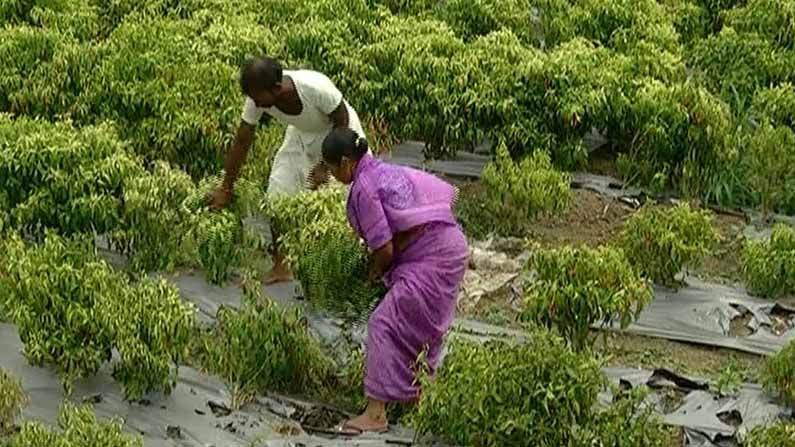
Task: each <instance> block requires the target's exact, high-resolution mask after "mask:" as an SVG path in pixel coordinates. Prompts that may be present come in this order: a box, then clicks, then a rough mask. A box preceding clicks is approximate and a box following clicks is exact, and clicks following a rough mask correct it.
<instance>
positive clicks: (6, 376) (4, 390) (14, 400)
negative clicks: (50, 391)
mask: <svg viewBox="0 0 795 447" xmlns="http://www.w3.org/2000/svg"><path fill="white" fill-rule="evenodd" d="M28 402H29V397H28V396H27V394H25V390H24V389H22V384H21V383H20V381H19V380H18V379H17V378H16V377H14V376H12V375H11V373H10V372H8V371H7V370H6V369H5V368H0V437H2V436H3V435H4V434H6V433H8V432H9V431H10V430H11V427H12V426H13V425H14V421H15V420H16V418H17V417H19V414H20V412H21V411H22V407H24V406H25V405H27V404H28Z"/></svg>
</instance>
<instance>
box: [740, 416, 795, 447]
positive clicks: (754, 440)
mask: <svg viewBox="0 0 795 447" xmlns="http://www.w3.org/2000/svg"><path fill="white" fill-rule="evenodd" d="M774 445H775V446H780V447H792V446H795V424H793V423H792V421H779V422H776V423H775V424H773V425H771V426H769V427H765V426H763V425H760V426H757V427H756V428H754V429H753V430H751V431H750V432H749V433H748V435H746V438H745V441H744V442H743V446H744V447H768V446H774Z"/></svg>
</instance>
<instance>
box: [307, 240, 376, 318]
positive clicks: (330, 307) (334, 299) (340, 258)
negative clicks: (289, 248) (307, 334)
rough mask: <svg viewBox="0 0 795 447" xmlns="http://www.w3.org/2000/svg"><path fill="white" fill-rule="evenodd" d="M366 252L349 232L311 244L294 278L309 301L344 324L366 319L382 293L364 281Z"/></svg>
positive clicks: (366, 262) (366, 266)
mask: <svg viewBox="0 0 795 447" xmlns="http://www.w3.org/2000/svg"><path fill="white" fill-rule="evenodd" d="M368 267H369V263H368V256H367V250H366V248H365V246H364V244H362V243H361V242H360V240H359V238H358V237H356V236H355V235H354V234H353V233H352V232H351V231H350V230H348V231H346V232H344V233H329V234H327V235H324V236H323V237H322V238H320V239H318V240H316V241H313V242H312V243H311V244H310V245H309V246H308V247H307V249H306V251H305V253H304V254H303V255H302V256H301V257H300V258H299V260H298V266H297V270H296V272H295V273H296V277H297V278H298V279H299V281H300V282H301V284H302V285H303V287H304V293H305V294H306V297H307V299H308V300H309V302H310V303H311V304H312V305H313V306H315V307H316V308H318V309H323V310H326V311H329V312H331V313H332V314H334V315H336V316H338V317H342V318H344V319H345V320H347V321H363V320H366V319H367V317H368V316H369V315H370V312H372V311H373V310H374V309H375V307H376V306H377V305H378V303H379V302H380V300H381V298H383V297H384V295H385V294H386V290H385V288H384V287H383V285H381V284H380V283H377V284H373V283H371V282H370V281H369V280H368V273H369V272H368Z"/></svg>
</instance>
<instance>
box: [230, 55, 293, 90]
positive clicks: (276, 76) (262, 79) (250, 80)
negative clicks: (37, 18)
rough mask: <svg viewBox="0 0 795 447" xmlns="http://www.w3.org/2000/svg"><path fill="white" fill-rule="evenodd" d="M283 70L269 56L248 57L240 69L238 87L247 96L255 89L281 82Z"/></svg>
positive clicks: (266, 87) (269, 87)
mask: <svg viewBox="0 0 795 447" xmlns="http://www.w3.org/2000/svg"><path fill="white" fill-rule="evenodd" d="M283 75H284V70H283V69H282V65H281V64H280V63H279V61H277V60H276V59H273V58H270V57H263V58H254V59H249V60H248V61H246V63H245V64H243V68H242V69H241V70H240V88H241V89H242V90H243V93H245V94H246V95H248V96H251V95H252V93H253V92H254V91H256V90H262V89H271V88H273V87H275V86H276V85H277V84H279V83H280V82H282V76H283Z"/></svg>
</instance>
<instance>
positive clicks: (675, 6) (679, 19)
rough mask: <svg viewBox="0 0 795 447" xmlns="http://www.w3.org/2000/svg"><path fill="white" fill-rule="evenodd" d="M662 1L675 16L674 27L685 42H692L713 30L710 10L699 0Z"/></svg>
mask: <svg viewBox="0 0 795 447" xmlns="http://www.w3.org/2000/svg"><path fill="white" fill-rule="evenodd" d="M660 3H661V4H662V5H663V7H664V8H665V9H666V11H667V12H668V14H670V15H671V16H672V17H673V23H674V28H676V31H677V32H678V33H679V40H680V42H682V43H683V44H690V43H691V42H693V41H695V40H697V39H702V38H704V37H706V36H707V34H709V33H711V32H712V23H711V18H710V16H709V12H708V11H707V9H706V8H704V7H703V6H702V5H700V4H699V2H698V1H695V0H663V1H661V2H660Z"/></svg>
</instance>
